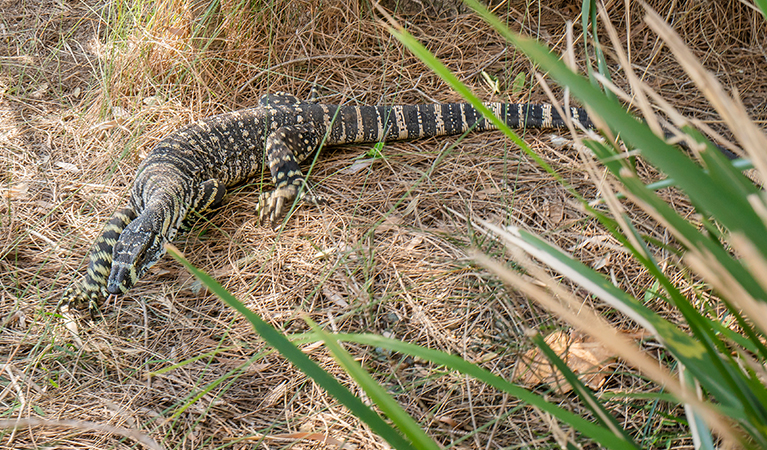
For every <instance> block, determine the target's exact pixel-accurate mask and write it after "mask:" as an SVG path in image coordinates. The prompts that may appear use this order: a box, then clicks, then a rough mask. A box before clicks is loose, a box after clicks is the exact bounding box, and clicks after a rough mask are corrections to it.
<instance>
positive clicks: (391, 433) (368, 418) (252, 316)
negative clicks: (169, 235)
mask: <svg viewBox="0 0 767 450" xmlns="http://www.w3.org/2000/svg"><path fill="white" fill-rule="evenodd" d="M166 249H167V251H168V253H169V254H170V255H171V256H173V257H174V258H175V259H176V260H178V261H179V262H181V264H183V265H184V267H186V268H187V270H189V271H190V272H191V273H192V274H193V275H194V276H196V277H197V278H198V279H199V280H200V281H201V282H202V284H204V285H205V286H206V287H207V288H208V289H210V291H211V292H213V293H214V294H216V295H217V296H218V297H219V298H220V299H221V300H223V301H224V302H225V303H226V304H228V305H229V306H231V307H232V308H234V309H235V310H237V311H238V312H239V313H240V314H242V315H243V316H245V318H247V319H248V321H249V322H250V323H251V324H252V325H253V329H255V330H256V333H258V334H259V336H261V337H262V338H263V339H264V341H266V342H267V343H268V344H269V345H271V346H272V347H274V348H275V349H276V350H277V351H278V352H280V354H282V356H284V357H285V358H286V359H288V360H289V361H290V362H291V363H292V364H293V365H294V366H296V367H297V368H298V369H299V370H301V372H303V373H304V374H306V375H307V376H309V377H310V378H311V379H312V380H314V381H315V382H316V383H317V384H318V385H319V386H320V387H322V388H323V389H324V390H325V391H326V392H327V393H328V394H330V395H332V396H333V397H335V398H336V400H338V401H339V402H341V403H342V404H343V405H344V406H346V407H347V408H349V410H350V411H351V412H352V414H354V415H355V416H356V417H357V418H359V419H360V420H362V421H363V422H365V423H366V424H367V425H368V426H369V427H370V429H371V430H373V432H375V433H376V434H378V435H379V436H381V437H382V438H383V439H385V440H386V441H387V442H388V443H389V444H391V445H392V447H394V448H397V449H415V447H413V445H412V444H411V443H410V442H408V441H407V440H406V439H405V438H404V437H403V436H402V435H401V434H399V432H398V431H396V430H395V429H394V428H393V427H392V426H391V425H389V424H388V423H386V422H385V421H384V420H383V419H382V418H381V416H379V415H378V414H376V413H375V412H374V411H373V410H372V409H370V408H369V407H368V406H366V405H365V404H364V403H362V401H361V400H360V399H359V398H357V397H356V396H355V395H354V394H353V393H352V392H351V391H349V389H347V388H346V387H345V386H344V385H342V384H341V383H339V382H338V380H336V379H335V378H334V377H333V376H332V375H330V374H329V373H328V372H326V371H325V370H323V369H322V368H321V367H320V366H319V365H318V364H317V363H316V362H314V361H312V360H311V359H310V358H309V357H308V356H307V355H306V354H305V353H304V352H302V351H301V349H299V348H298V347H296V346H295V345H293V343H291V342H290V341H289V340H288V338H286V337H285V336H284V335H283V334H282V333H280V332H279V331H277V330H276V329H274V327H272V326H271V325H269V324H268V323H266V322H264V320H263V319H261V317H260V316H259V315H258V314H256V313H254V312H253V311H251V310H249V309H248V308H247V307H246V306H245V305H244V304H242V302H240V301H239V300H237V299H236V298H235V297H234V296H233V295H232V294H230V293H229V292H228V291H227V290H226V289H224V287H223V286H221V285H220V284H219V283H218V282H217V281H216V280H214V279H213V278H212V277H211V276H210V275H208V274H207V273H205V272H203V271H202V270H200V269H198V268H196V267H194V266H193V265H192V264H190V263H189V261H187V260H186V258H184V256H183V255H182V254H181V252H179V251H178V250H177V249H176V248H175V247H173V246H172V245H167V244H166Z"/></svg>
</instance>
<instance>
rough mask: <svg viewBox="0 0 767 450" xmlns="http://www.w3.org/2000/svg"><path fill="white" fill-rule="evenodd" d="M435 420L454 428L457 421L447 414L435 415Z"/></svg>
mask: <svg viewBox="0 0 767 450" xmlns="http://www.w3.org/2000/svg"><path fill="white" fill-rule="evenodd" d="M437 421H438V422H442V423H444V424H446V425H448V426H449V427H450V428H456V427H457V426H458V422H456V421H455V420H453V418H452V417H448V416H440V417H437Z"/></svg>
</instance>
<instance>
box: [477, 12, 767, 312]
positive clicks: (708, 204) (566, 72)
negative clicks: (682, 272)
mask: <svg viewBox="0 0 767 450" xmlns="http://www.w3.org/2000/svg"><path fill="white" fill-rule="evenodd" d="M465 2H466V3H467V4H468V5H469V6H471V7H472V8H473V9H474V10H475V11H476V12H477V13H478V14H479V15H480V16H482V18H483V19H484V20H486V21H487V22H488V23H490V24H491V25H493V26H494V27H495V28H496V30H498V32H499V33H501V34H502V35H503V36H504V37H505V38H506V39H508V40H509V41H510V42H511V43H513V44H514V45H515V46H516V47H517V48H518V49H520V50H522V51H523V52H524V53H525V54H526V55H527V56H528V57H529V58H530V59H532V60H533V61H535V62H536V63H537V64H539V65H540V66H541V67H542V68H543V69H544V70H547V71H548V74H549V76H551V77H552V78H554V79H555V80H556V81H557V82H558V83H560V84H561V85H563V86H567V87H568V88H570V92H571V93H572V94H573V95H575V96H576V97H578V98H579V99H581V101H583V102H584V103H587V104H588V105H589V106H590V108H591V110H592V111H593V112H595V113H596V114H597V115H599V116H600V117H601V118H602V119H603V120H604V121H605V122H606V123H607V125H608V126H609V127H610V128H611V129H613V130H620V134H621V138H622V139H623V140H624V141H625V142H626V143H627V144H629V145H630V146H631V147H634V148H638V149H641V152H642V155H643V156H644V157H645V158H647V159H648V160H649V161H650V163H652V164H653V165H654V166H655V167H657V168H659V169H660V170H662V171H663V172H665V173H669V174H673V176H674V179H675V180H676V181H677V183H678V186H679V187H680V188H681V189H683V190H684V191H685V192H686V193H687V195H688V196H689V197H690V199H691V200H692V201H693V202H694V203H695V204H696V205H700V206H701V207H702V208H704V209H705V210H706V211H708V212H710V213H711V214H713V215H714V216H715V217H716V218H717V220H719V221H720V222H721V223H722V224H723V225H724V226H725V227H727V228H728V229H729V230H730V231H731V232H736V231H739V232H741V233H742V234H743V235H745V236H748V237H749V238H750V239H751V240H752V241H753V243H754V244H755V245H756V246H757V248H758V249H759V251H760V252H761V253H762V255H764V256H765V257H767V227H765V224H764V222H762V221H761V219H760V217H759V216H758V215H757V214H756V213H755V212H754V210H753V208H752V207H751V205H750V204H749V202H748V200H747V199H745V198H743V197H733V198H727V197H725V196H723V195H721V194H722V192H723V191H725V192H726V191H728V190H729V189H730V188H729V187H728V186H723V185H722V184H721V183H719V182H717V180H715V179H712V177H711V176H709V175H707V174H705V173H703V169H702V168H700V167H699V166H697V165H696V164H694V163H693V162H692V161H691V160H690V159H689V158H688V157H687V156H685V155H684V154H682V153H681V152H680V151H679V150H678V149H676V148H675V147H673V146H671V145H669V144H667V143H666V142H665V141H664V140H663V139H661V138H659V137H658V136H656V135H655V134H653V133H651V132H648V131H649V129H648V128H647V126H646V125H644V124H643V123H641V122H639V121H638V120H636V119H635V118H634V117H632V116H631V115H630V114H629V113H627V112H626V111H625V109H624V108H623V106H622V105H621V104H620V103H618V102H617V101H614V100H611V99H609V98H608V97H607V96H605V95H604V93H603V92H602V91H600V90H599V89H598V88H596V87H595V86H593V85H592V84H591V83H589V81H588V80H586V79H584V78H583V77H581V76H580V75H578V74H576V73H574V72H573V71H571V70H570V69H569V68H568V67H567V66H566V65H565V64H564V63H563V62H562V61H560V59H559V57H558V56H557V55H555V54H554V53H552V52H551V51H550V50H549V49H548V48H546V47H545V46H544V45H541V44H540V43H538V42H537V41H535V40H533V39H529V38H524V37H522V36H520V35H518V34H516V33H513V32H512V31H511V30H509V29H508V27H506V26H505V24H503V23H502V22H501V21H500V20H499V19H498V18H496V17H495V16H494V15H493V14H492V13H490V11H488V10H487V8H485V7H484V6H483V5H481V4H479V3H478V2H477V1H476V0H465ZM757 298H762V299H764V298H767V297H757Z"/></svg>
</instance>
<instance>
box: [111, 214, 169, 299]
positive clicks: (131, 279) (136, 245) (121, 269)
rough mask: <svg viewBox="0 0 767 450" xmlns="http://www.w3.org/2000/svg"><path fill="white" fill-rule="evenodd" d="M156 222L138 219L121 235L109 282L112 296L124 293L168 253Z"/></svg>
mask: <svg viewBox="0 0 767 450" xmlns="http://www.w3.org/2000/svg"><path fill="white" fill-rule="evenodd" d="M152 222H153V221H151V220H148V218H147V217H138V218H137V219H136V220H134V221H133V222H131V223H130V224H129V225H128V226H127V227H126V228H125V230H123V232H122V233H121V234H120V239H119V240H118V241H117V242H116V243H115V245H114V250H113V252H112V257H113V259H112V270H111V272H110V273H109V280H108V281H107V290H108V291H109V292H110V293H111V294H124V293H126V292H128V289H130V288H132V287H133V285H134V284H136V282H137V281H138V280H139V278H141V277H142V276H143V275H144V274H145V273H146V271H147V270H149V268H150V267H152V266H153V265H154V263H156V262H157V261H158V260H159V259H160V258H161V257H162V255H163V254H164V253H165V248H164V247H163V245H162V244H163V238H162V236H161V235H160V234H159V233H157V232H156V231H154V229H155V227H153V226H152V225H151V224H152Z"/></svg>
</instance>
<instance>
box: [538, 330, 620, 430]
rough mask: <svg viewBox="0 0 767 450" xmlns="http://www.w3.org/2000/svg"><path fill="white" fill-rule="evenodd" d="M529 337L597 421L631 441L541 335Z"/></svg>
mask: <svg viewBox="0 0 767 450" xmlns="http://www.w3.org/2000/svg"><path fill="white" fill-rule="evenodd" d="M531 339H532V341H533V343H535V345H537V346H538V348H539V349H540V350H541V351H542V352H543V354H544V355H546V358H548V360H549V361H550V362H551V363H553V364H554V366H556V368H557V369H558V370H559V372H560V373H561V374H562V375H563V376H564V377H565V379H566V380H567V382H568V383H570V386H571V387H572V388H573V390H574V391H575V392H576V393H577V394H578V397H580V398H581V400H582V401H583V403H584V404H585V405H586V407H587V408H589V409H590V410H591V412H592V413H593V414H594V417H595V418H596V419H597V421H598V422H599V423H600V424H601V425H602V426H604V427H606V428H608V429H609V430H611V431H612V432H613V433H614V434H616V435H622V436H623V438H624V439H625V440H626V441H627V442H632V443H633V441H632V439H631V437H630V436H629V435H628V433H626V431H625V430H624V429H623V428H622V427H621V426H620V424H619V423H618V421H617V420H615V417H613V415H612V414H610V412H609V411H607V408H605V407H604V405H602V403H600V402H599V400H598V399H597V398H596V396H595V395H594V393H593V392H592V391H591V389H589V388H587V387H586V385H584V384H583V383H582V382H581V380H579V379H578V376H577V375H575V373H573V371H572V370H570V368H569V367H567V364H566V363H565V362H564V361H562V358H560V357H559V356H558V355H557V354H556V353H555V352H554V350H552V349H551V347H550V346H549V344H547V343H546V341H545V340H544V339H543V337H542V336H541V335H540V334H537V333H536V334H535V335H534V336H533V337H532V338H531Z"/></svg>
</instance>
